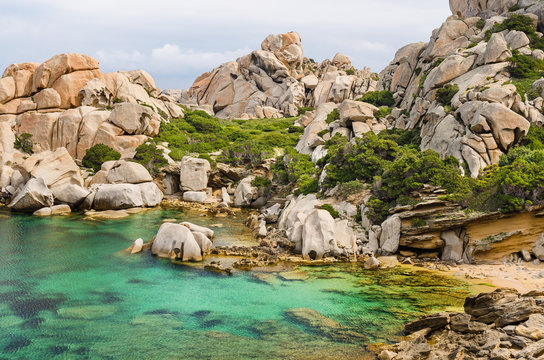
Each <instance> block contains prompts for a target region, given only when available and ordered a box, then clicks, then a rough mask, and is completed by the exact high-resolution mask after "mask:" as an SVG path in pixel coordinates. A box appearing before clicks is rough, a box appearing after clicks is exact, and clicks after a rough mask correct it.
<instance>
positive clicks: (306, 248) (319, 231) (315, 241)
mask: <svg viewBox="0 0 544 360" xmlns="http://www.w3.org/2000/svg"><path fill="white" fill-rule="evenodd" d="M334 227H335V222H334V219H333V217H332V216H331V214H330V213H329V212H328V211H327V210H320V209H316V210H314V211H313V212H312V213H311V214H310V215H308V218H307V219H306V221H305V222H304V228H303V230H302V256H303V257H304V258H305V259H321V258H323V256H324V255H325V254H327V253H338V252H339V249H338V246H337V244H336V237H335V233H334Z"/></svg>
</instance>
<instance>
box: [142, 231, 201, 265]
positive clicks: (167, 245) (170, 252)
mask: <svg viewBox="0 0 544 360" xmlns="http://www.w3.org/2000/svg"><path fill="white" fill-rule="evenodd" d="M151 252H152V253H153V254H154V255H157V256H159V257H163V258H176V259H179V260H181V261H202V250H201V249H200V246H198V243H197V241H196V240H195V237H194V236H193V234H192V232H191V230H189V228H188V227H186V226H183V225H179V224H172V223H166V224H162V225H161V227H160V228H159V232H157V235H156V236H155V240H154V241H153V246H152V247H151Z"/></svg>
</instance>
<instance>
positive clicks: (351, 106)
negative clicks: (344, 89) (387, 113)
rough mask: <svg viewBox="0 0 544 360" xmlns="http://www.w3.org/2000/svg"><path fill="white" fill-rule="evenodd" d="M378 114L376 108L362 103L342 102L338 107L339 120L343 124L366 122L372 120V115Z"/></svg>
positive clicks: (353, 101)
mask: <svg viewBox="0 0 544 360" xmlns="http://www.w3.org/2000/svg"><path fill="white" fill-rule="evenodd" d="M377 112H378V108H377V107H375V106H374V105H372V104H367V103H365V102H362V101H355V100H344V101H343V102H342V104H340V106H338V113H339V114H340V119H342V120H343V121H344V122H345V121H347V120H351V121H366V120H372V119H374V115H375V114H376V113H377Z"/></svg>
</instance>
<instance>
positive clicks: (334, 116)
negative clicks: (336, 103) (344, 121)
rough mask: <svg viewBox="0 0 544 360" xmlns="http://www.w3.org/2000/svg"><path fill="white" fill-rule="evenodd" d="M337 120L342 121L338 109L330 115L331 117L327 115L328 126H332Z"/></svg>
mask: <svg viewBox="0 0 544 360" xmlns="http://www.w3.org/2000/svg"><path fill="white" fill-rule="evenodd" d="M335 120H340V113H339V112H338V109H334V110H333V111H331V112H330V113H329V115H327V120H326V122H327V124H330V123H332V122H333V121H335Z"/></svg>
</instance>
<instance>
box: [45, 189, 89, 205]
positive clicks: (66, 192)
mask: <svg viewBox="0 0 544 360" xmlns="http://www.w3.org/2000/svg"><path fill="white" fill-rule="evenodd" d="M89 194H90V192H89V190H86V189H84V188H83V187H82V186H80V185H77V184H67V185H65V186H58V187H55V188H54V190H53V196H54V197H55V202H56V203H59V202H60V203H64V204H68V205H69V206H70V207H71V208H73V209H75V208H77V207H78V206H79V205H80V204H81V203H82V202H83V200H85V198H87V196H89Z"/></svg>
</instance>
